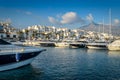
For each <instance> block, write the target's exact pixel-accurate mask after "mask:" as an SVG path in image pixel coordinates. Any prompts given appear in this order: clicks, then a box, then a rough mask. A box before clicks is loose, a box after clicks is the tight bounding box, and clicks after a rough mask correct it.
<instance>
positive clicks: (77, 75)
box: [0, 47, 120, 80]
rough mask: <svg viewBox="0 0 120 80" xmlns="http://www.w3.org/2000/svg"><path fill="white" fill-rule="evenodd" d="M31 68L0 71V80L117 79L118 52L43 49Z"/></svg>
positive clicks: (119, 67) (118, 68) (119, 73)
mask: <svg viewBox="0 0 120 80" xmlns="http://www.w3.org/2000/svg"><path fill="white" fill-rule="evenodd" d="M45 48H46V49H47V51H45V52H43V53H41V54H40V55H39V56H38V57H36V59H35V60H34V61H33V62H32V63H31V65H28V66H25V67H21V68H19V69H14V70H11V71H5V72H0V80H120V52H119V51H107V50H90V49H69V48H54V47H45Z"/></svg>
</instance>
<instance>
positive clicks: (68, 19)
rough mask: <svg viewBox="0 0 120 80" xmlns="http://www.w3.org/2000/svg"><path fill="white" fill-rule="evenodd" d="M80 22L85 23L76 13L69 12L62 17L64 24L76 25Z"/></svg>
mask: <svg viewBox="0 0 120 80" xmlns="http://www.w3.org/2000/svg"><path fill="white" fill-rule="evenodd" d="M78 22H83V20H82V19H81V18H80V17H79V16H78V15H77V13H75V12H67V13H66V14H64V15H63V16H62V20H61V23H62V24H74V23H78Z"/></svg>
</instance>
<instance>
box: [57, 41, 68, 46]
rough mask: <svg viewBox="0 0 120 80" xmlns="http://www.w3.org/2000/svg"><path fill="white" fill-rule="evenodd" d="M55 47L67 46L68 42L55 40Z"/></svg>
mask: <svg viewBox="0 0 120 80" xmlns="http://www.w3.org/2000/svg"><path fill="white" fill-rule="evenodd" d="M55 46H56V47H69V43H68V42H63V41H62V42H56V43H55Z"/></svg>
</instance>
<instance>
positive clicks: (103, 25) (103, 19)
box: [103, 18, 104, 33]
mask: <svg viewBox="0 0 120 80" xmlns="http://www.w3.org/2000/svg"><path fill="white" fill-rule="evenodd" d="M103 33H104V18H103Z"/></svg>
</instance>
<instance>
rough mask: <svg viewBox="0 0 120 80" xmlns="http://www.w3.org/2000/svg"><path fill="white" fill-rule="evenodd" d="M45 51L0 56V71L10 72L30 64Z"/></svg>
mask: <svg viewBox="0 0 120 80" xmlns="http://www.w3.org/2000/svg"><path fill="white" fill-rule="evenodd" d="M43 51H45V49H43V50H40V51H34V52H26V53H16V54H7V55H0V71H5V70H11V69H15V68H19V67H22V66H25V65H28V64H30V63H31V62H32V61H33V60H34V58H35V57H36V56H37V55H39V54H40V53H41V52H43Z"/></svg>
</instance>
